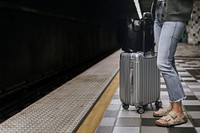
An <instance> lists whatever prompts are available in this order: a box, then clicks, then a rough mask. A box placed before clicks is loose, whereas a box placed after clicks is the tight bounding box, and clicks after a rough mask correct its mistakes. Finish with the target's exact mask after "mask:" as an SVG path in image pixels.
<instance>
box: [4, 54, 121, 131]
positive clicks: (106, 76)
mask: <svg viewBox="0 0 200 133" xmlns="http://www.w3.org/2000/svg"><path fill="white" fill-rule="evenodd" d="M119 56H120V51H117V52H115V53H114V54H112V55H110V56H109V57H107V58H106V59H104V60H102V61H101V62H99V63H97V64H96V65H94V66H93V67H91V68H90V69H88V70H86V71H85V72H83V73H82V74H80V75H79V76H77V77H75V78H74V79H72V80H71V81H69V82H67V83H66V84H64V85H62V86H61V87H59V88H58V89H56V90H55V91H53V92H51V93H50V94H48V95H46V96H45V97H43V98H41V99H40V100H38V101H37V102H35V103H34V104H32V105H30V106H29V107H27V108H26V109H24V110H22V111H21V112H19V113H18V114H16V115H15V116H13V117H11V118H10V119H8V120H7V121H5V122H3V123H1V124H0V133H70V132H74V131H75V130H76V128H77V126H78V125H79V124H80V122H81V121H82V120H83V118H84V117H85V115H86V114H87V113H88V111H89V110H90V109H91V107H92V106H93V105H94V103H95V102H96V100H97V99H98V97H99V96H100V95H101V94H102V92H103V91H104V90H105V88H106V87H107V86H108V84H109V83H110V81H111V80H112V78H113V77H114V76H115V74H116V73H117V72H118V70H119Z"/></svg>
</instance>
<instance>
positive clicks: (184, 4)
mask: <svg viewBox="0 0 200 133" xmlns="http://www.w3.org/2000/svg"><path fill="white" fill-rule="evenodd" d="M156 2H157V0H154V2H153V6H152V13H153V16H155V7H156V4H155V3H156ZM193 2H194V0H165V4H164V11H163V20H165V21H188V20H189V19H190V17H191V13H192V9H193Z"/></svg>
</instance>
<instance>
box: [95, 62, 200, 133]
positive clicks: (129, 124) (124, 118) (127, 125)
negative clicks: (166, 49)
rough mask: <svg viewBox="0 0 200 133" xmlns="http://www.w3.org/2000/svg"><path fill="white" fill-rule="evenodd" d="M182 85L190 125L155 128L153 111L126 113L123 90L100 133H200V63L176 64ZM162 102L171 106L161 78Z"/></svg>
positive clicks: (113, 99)
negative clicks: (122, 102)
mask: <svg viewBox="0 0 200 133" xmlns="http://www.w3.org/2000/svg"><path fill="white" fill-rule="evenodd" d="M176 65H177V69H178V72H179V74H180V77H181V83H182V85H183V87H184V91H185V93H186V96H187V98H186V99H185V100H184V101H183V105H184V106H183V108H184V112H185V114H186V116H187V117H188V122H187V123H186V124H183V125H179V126H175V127H171V128H165V127H158V126H156V125H155V120H156V119H158V118H155V117H153V111H154V110H156V109H155V106H154V105H153V108H152V107H151V106H150V105H149V106H148V107H147V110H146V111H145V113H143V114H138V113H137V111H136V108H135V107H134V106H130V107H129V109H128V110H125V109H123V108H122V106H121V101H120V98H119V87H118V89H117V91H116V92H115V94H114V96H113V98H112V100H111V102H110V104H109V106H108V108H107V109H106V111H105V113H104V115H103V117H102V119H101V122H100V123H99V125H98V127H97V129H96V130H95V132H96V133H161V132H162V133H200V61H196V60H195V61H193V60H180V59H179V60H176ZM161 100H162V103H163V106H167V105H168V104H169V99H168V93H167V89H166V85H165V83H164V80H163V78H162V77H161Z"/></svg>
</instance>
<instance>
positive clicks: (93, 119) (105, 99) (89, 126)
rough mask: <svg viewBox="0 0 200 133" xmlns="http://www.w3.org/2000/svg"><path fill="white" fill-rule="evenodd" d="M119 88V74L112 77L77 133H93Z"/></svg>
mask: <svg viewBox="0 0 200 133" xmlns="http://www.w3.org/2000/svg"><path fill="white" fill-rule="evenodd" d="M118 86H119V73H117V75H116V76H115V77H114V79H113V81H112V82H111V83H110V85H109V86H108V87H107V88H106V90H105V92H104V93H103V94H102V96H101V98H100V99H99V101H98V102H97V104H96V105H95V106H94V108H93V109H92V110H91V112H90V113H89V115H88V116H87V117H86V119H85V120H84V122H83V123H82V125H81V126H80V127H79V129H78V131H77V133H94V132H95V130H96V128H97V126H98V125H99V123H100V121H101V118H102V117H103V115H104V112H105V111H106V109H107V107H108V105H109V104H110V101H111V100H112V97H113V95H114V94H115V92H116V90H117V88H118Z"/></svg>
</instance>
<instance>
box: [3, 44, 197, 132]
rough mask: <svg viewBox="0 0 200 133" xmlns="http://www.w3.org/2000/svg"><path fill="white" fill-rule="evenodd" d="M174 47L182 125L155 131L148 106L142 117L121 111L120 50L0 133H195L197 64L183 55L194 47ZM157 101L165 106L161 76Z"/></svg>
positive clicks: (5, 124) (132, 109)
mask: <svg viewBox="0 0 200 133" xmlns="http://www.w3.org/2000/svg"><path fill="white" fill-rule="evenodd" d="M186 46H187V45H184V44H183V47H186ZM179 48H180V47H178V51H177V54H179V56H178V55H177V57H178V58H176V65H177V69H178V72H179V74H180V78H181V83H182V85H183V87H184V90H185V92H186V95H187V99H186V100H184V102H183V105H184V111H185V114H186V115H187V117H188V122H187V123H186V124H183V125H180V126H176V127H173V128H162V127H157V126H156V125H155V124H154V121H155V119H157V118H154V117H153V116H152V112H153V110H155V108H151V106H148V107H147V110H146V111H145V113H144V114H138V113H137V112H136V109H135V107H134V106H130V107H129V109H128V110H125V109H123V108H122V107H121V102H120V98H119V74H118V71H119V55H120V53H121V52H122V51H120V50H119V51H116V52H115V53H113V54H112V55H110V56H108V57H107V58H105V59H104V60H102V61H101V62H99V63H97V64H96V65H94V66H92V67H91V68H89V69H88V70H86V71H85V72H83V73H82V74H80V75H78V76H77V77H75V78H74V79H72V80H71V81H69V82H67V83H66V84H64V85H62V86H61V87H59V88H57V89H56V90H54V91H52V92H51V93H49V94H48V95H46V96H45V97H43V98H41V99H40V100H38V101H36V102H35V103H33V104H32V105H30V106H29V107H27V108H25V109H24V110H22V111H21V112H19V113H17V114H16V115H14V116H13V117H11V118H9V119H8V120H6V121H4V122H3V123H1V124H0V133H71V132H77V133H93V132H96V133H129V132H130V133H160V132H162V133H180V132H181V133H188V132H190V133H200V59H199V58H196V57H197V56H190V57H189V56H182V54H183V55H185V54H187V51H188V50H194V51H195V50H196V49H195V48H193V49H188V48H187V49H184V48H183V49H182V50H179ZM196 51H197V52H196V55H200V54H198V52H199V51H200V50H199V51H198V50H196ZM190 52H191V51H190ZM191 53H194V52H191ZM189 55H190V54H189ZM161 100H162V103H163V106H167V104H168V94H167V90H166V85H165V83H164V80H163V78H162V77H161Z"/></svg>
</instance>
